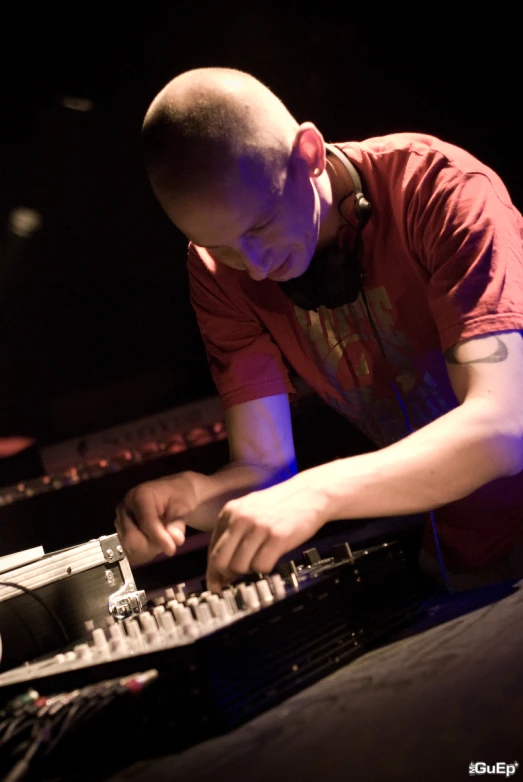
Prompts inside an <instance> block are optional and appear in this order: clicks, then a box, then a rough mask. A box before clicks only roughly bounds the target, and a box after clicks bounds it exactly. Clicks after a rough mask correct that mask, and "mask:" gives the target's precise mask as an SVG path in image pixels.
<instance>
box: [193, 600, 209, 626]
mask: <svg viewBox="0 0 523 782" xmlns="http://www.w3.org/2000/svg"><path fill="white" fill-rule="evenodd" d="M195 610H196V618H197V619H198V621H199V622H201V623H202V624H204V625H208V624H210V623H211V622H212V614H211V609H210V608H209V606H208V605H207V603H206V602H205V601H203V602H202V603H198V604H197V605H196V606H195Z"/></svg>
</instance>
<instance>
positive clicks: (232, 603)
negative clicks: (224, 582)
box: [222, 589, 238, 616]
mask: <svg viewBox="0 0 523 782" xmlns="http://www.w3.org/2000/svg"><path fill="white" fill-rule="evenodd" d="M222 597H223V600H224V601H225V604H226V606H227V610H228V612H229V615H230V616H234V614H237V613H238V606H237V604H236V600H235V597H234V593H233V591H232V590H231V589H222Z"/></svg>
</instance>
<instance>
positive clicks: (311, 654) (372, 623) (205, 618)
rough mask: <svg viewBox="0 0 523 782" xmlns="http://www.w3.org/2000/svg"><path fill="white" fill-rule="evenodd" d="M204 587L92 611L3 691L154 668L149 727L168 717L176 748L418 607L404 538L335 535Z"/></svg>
mask: <svg viewBox="0 0 523 782" xmlns="http://www.w3.org/2000/svg"><path fill="white" fill-rule="evenodd" d="M201 586H202V585H201V583H199V582H197V583H196V582H195V583H194V584H191V583H190V582H187V583H185V584H177V585H174V586H170V587H167V588H165V589H163V590H161V591H160V592H157V593H156V594H154V595H150V596H148V597H149V599H148V601H147V603H146V604H145V605H144V606H143V608H142V606H141V605H140V604H138V605H137V607H136V612H135V613H131V614H130V615H127V616H126V617H125V618H121V619H118V618H117V617H115V616H114V615H110V616H108V617H106V618H105V619H104V620H103V621H102V622H98V623H95V622H92V621H87V622H86V635H85V637H84V638H82V639H78V641H77V642H76V643H74V644H71V645H70V646H69V647H68V648H64V649H62V650H61V651H59V652H58V653H56V654H53V655H48V656H46V657H43V658H41V659H38V660H35V661H33V662H28V663H26V664H24V665H22V666H18V667H16V668H13V669H11V670H9V671H6V672H5V673H3V674H1V675H0V699H1V700H2V702H6V701H8V700H9V699H13V698H15V697H16V696H20V695H21V694H22V693H24V692H26V691H27V690H28V688H32V689H33V690H36V691H37V692H38V694H39V695H40V696H42V695H50V694H54V693H64V692H69V691H75V690H78V688H85V687H89V686H93V685H97V684H100V683H102V682H104V681H108V680H111V681H124V680H128V679H129V677H131V678H132V677H137V676H138V677H139V676H144V675H145V676H146V677H147V678H148V681H149V682H150V686H148V688H147V698H148V704H149V705H148V707H147V708H141V710H140V720H141V729H143V728H144V727H147V725H146V724H145V723H147V724H148V725H149V727H151V729H152V725H153V723H154V732H155V735H156V737H157V738H158V735H160V734H161V731H160V734H159V733H158V725H159V724H161V726H162V729H163V730H167V731H168V733H169V742H170V744H169V745H170V746H171V747H173V748H174V744H176V742H178V743H179V744H180V745H181V746H185V745H187V744H190V743H192V742H193V741H194V740H197V739H198V738H201V737H203V736H209V735H214V734H216V733H218V732H223V731H224V730H228V729H230V728H232V727H234V726H235V725H238V724H240V723H242V722H244V721H246V720H247V719H250V718H251V717H253V716H254V715H255V714H257V713H260V712H261V711H263V710H265V709H267V708H268V707H270V706H271V705H274V704H276V703H277V702H280V701H281V700H283V699H284V698H286V697H288V696H289V695H291V694H292V693H294V692H297V691H298V690H300V689H302V688H303V687H305V686H307V685H309V684H311V683H312V682H314V681H316V680H318V679H319V678H321V677H323V676H325V675H327V674H329V673H330V672H332V671H334V670H335V669H337V668H339V667H340V666H342V665H344V664H346V663H347V662H349V661H350V660H351V659H353V658H354V657H356V656H357V655H359V654H361V653H362V652H363V651H365V650H366V649H368V648H370V647H371V646H373V645H375V644H376V643H377V642H378V641H379V640H380V639H382V638H383V637H384V636H385V635H387V634H389V633H391V632H392V631H394V630H396V629H397V628H399V627H401V626H403V625H404V624H405V623H407V622H409V621H412V620H413V619H414V618H416V617H417V616H419V614H420V602H419V600H418V598H417V596H416V593H415V590H414V588H413V584H412V580H411V574H410V569H409V567H408V565H407V563H406V559H405V556H404V554H403V552H402V550H401V548H400V546H399V545H398V544H397V543H395V542H391V543H383V544H381V545H378V546H374V547H373V548H369V549H365V550H361V551H355V552H354V553H353V552H352V551H351V549H350V547H349V546H348V544H346V543H345V544H338V545H337V546H335V547H334V548H333V549H332V550H331V551H330V552H329V553H328V555H327V556H322V555H320V553H319V552H318V551H317V550H316V549H309V550H307V551H305V552H304V553H303V562H300V563H297V562H295V561H291V562H288V563H284V564H283V565H281V566H280V569H279V572H274V573H272V574H270V575H267V576H263V575H261V574H260V575H257V576H256V577H253V578H249V579H244V580H242V581H239V582H235V583H234V584H233V585H231V586H230V587H226V588H224V589H223V590H222V591H221V593H219V594H211V593H210V592H208V591H206V590H205V589H202V588H201ZM126 677H127V678H126ZM174 704H176V708H173V706H174ZM142 706H143V704H142ZM129 714H130V712H129ZM123 718H124V717H123V716H122V719H123ZM133 721H134V722H135V723H136V714H134V716H133ZM144 721H145V723H144ZM119 725H120V728H121V726H122V722H121V719H119Z"/></svg>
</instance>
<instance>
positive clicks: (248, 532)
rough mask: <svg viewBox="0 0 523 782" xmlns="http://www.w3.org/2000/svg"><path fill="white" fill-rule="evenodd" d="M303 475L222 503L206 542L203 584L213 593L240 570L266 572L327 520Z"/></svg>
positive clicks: (319, 498) (319, 495)
mask: <svg viewBox="0 0 523 782" xmlns="http://www.w3.org/2000/svg"><path fill="white" fill-rule="evenodd" d="M303 475H304V473H302V474H301V475H298V476H295V477H294V478H290V479H289V480H287V481H284V482H283V483H280V484H278V485H276V486H271V487H270V488H268V489H262V490H260V491H256V492H252V493H251V494H247V495H246V496H245V497H241V498H240V499H237V500H231V501H230V502H228V503H227V504H226V505H224V507H223V509H222V511H221V513H220V515H219V517H218V523H217V525H216V527H215V530H214V533H213V536H212V540H211V543H210V546H209V559H208V564H207V576H206V579H207V588H208V589H210V590H212V591H213V592H216V591H219V590H220V589H221V588H222V587H223V586H225V585H226V584H228V583H229V582H231V581H233V580H234V579H235V578H237V577H238V576H239V575H242V574H246V573H270V572H271V571H272V570H273V568H274V566H275V564H276V562H277V561H278V559H279V558H280V557H281V556H282V555H283V554H285V553H286V552H287V551H291V550H292V549H293V548H295V547H296V546H299V545H301V544H302V543H304V542H305V541H307V540H309V538H311V537H312V536H313V535H314V534H315V533H316V532H317V531H318V530H319V529H320V527H322V526H323V524H324V523H325V521H326V520H327V519H326V517H325V513H324V508H325V504H326V503H325V499H324V497H323V496H322V492H321V491H316V490H315V489H313V488H311V487H310V486H308V487H307V486H305V485H304V481H303Z"/></svg>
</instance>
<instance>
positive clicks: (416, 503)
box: [293, 401, 523, 521]
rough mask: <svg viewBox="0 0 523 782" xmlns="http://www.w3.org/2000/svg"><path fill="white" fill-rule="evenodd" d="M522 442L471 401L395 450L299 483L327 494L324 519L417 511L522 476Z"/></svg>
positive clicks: (323, 468)
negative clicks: (485, 485) (493, 483)
mask: <svg viewBox="0 0 523 782" xmlns="http://www.w3.org/2000/svg"><path fill="white" fill-rule="evenodd" d="M521 453H522V443H521V436H520V434H519V432H517V431H511V430H510V425H509V424H508V423H507V425H506V426H505V425H503V426H502V425H499V423H498V424H496V422H495V420H493V417H492V414H491V413H490V412H489V409H488V408H487V407H486V406H485V405H484V404H483V403H482V402H481V401H478V402H471V403H467V404H466V406H465V405H463V406H461V407H459V408H456V409H455V410H453V411H451V412H450V413H447V414H446V415H444V416H442V417H441V418H439V419H437V420H436V421H433V422H432V423H430V424H428V425H427V426H425V427H423V428H422V429H420V430H418V431H417V432H415V433H413V434H411V435H409V436H408V437H406V438H405V439H404V440H401V441H399V442H397V443H395V444H394V445H391V446H388V447H386V448H383V449H381V450H379V451H376V452H373V453H369V454H363V455H360V456H353V457H349V458H347V459H339V460H337V461H335V462H330V463H328V464H324V465H320V466H319V467H314V468H312V469H310V470H307V471H305V472H303V473H300V474H299V475H298V476H297V477H296V478H294V479H293V481H295V482H303V490H304V491H307V490H312V491H317V492H319V493H323V494H324V497H323V498H322V500H323V508H324V515H325V521H328V520H334V519H342V518H372V517H379V516H393V515H404V514H411V513H418V512H422V511H426V510H430V509H432V508H436V507H439V506H441V505H446V504H448V503H449V502H452V501H454V500H457V499H461V498H462V497H465V496H467V495H468V494H470V493H472V492H473V491H475V490H476V489H478V488H479V487H480V486H483V485H484V484H486V483H489V482H490V481H492V480H495V479H497V478H501V477H504V476H507V475H513V474H516V473H517V472H519V471H520V470H521V469H522V467H523V465H522V461H521Z"/></svg>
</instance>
